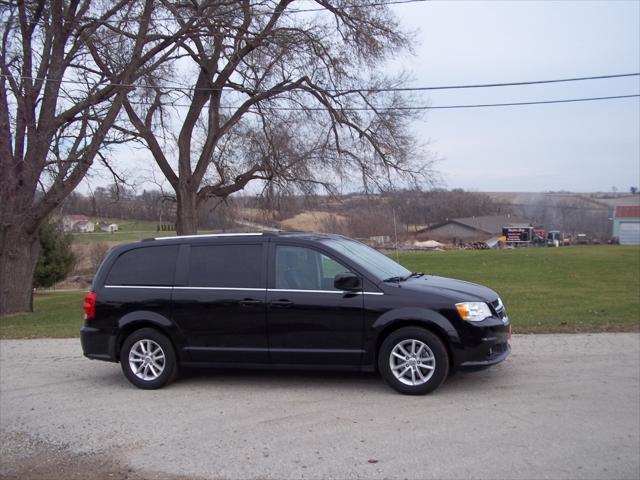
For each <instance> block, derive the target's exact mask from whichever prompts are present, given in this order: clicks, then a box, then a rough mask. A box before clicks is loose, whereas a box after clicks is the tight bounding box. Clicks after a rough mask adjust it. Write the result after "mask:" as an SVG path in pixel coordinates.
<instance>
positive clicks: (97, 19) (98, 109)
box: [0, 0, 189, 314]
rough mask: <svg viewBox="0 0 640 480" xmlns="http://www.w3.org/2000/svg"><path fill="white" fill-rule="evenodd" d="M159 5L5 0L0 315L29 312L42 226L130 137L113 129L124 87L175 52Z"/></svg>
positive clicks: (0, 85)
mask: <svg viewBox="0 0 640 480" xmlns="http://www.w3.org/2000/svg"><path fill="white" fill-rule="evenodd" d="M154 5H155V2H154V1H153V0H144V1H143V0H139V1H138V0H113V1H109V0H104V1H98V0H95V1H93V2H92V1H91V0H23V1H19V2H13V1H2V2H1V8H0V31H1V32H2V36H1V39H0V41H1V44H0V74H1V77H0V171H1V175H0V314H7V313H13V312H20V311H29V310H31V309H32V294H31V290H32V289H31V286H32V278H33V271H34V267H35V264H36V261H37V259H38V252H39V243H38V227H39V226H40V225H41V224H42V223H43V221H44V220H45V219H46V217H47V216H48V215H50V214H51V212H52V211H53V210H54V209H55V208H56V207H57V206H58V205H59V204H60V203H61V202H62V200H63V199H64V198H65V197H66V196H67V195H69V194H70V193H71V192H72V191H73V190H74V188H75V187H76V186H77V185H78V184H79V182H80V181H81V180H82V179H83V177H84V176H85V175H86V173H87V171H88V170H89V168H90V167H91V165H92V163H93V162H94V161H96V160H99V161H101V162H104V163H105V164H106V156H105V155H106V153H107V152H106V151H105V150H104V147H105V145H108V144H114V143H119V142H122V141H125V140H126V138H123V137H122V135H110V133H109V131H110V127H111V125H112V124H113V122H114V120H115V119H116V118H117V116H118V113H119V111H120V109H121V106H122V100H123V97H124V96H125V95H126V92H127V89H128V87H127V86H128V85H130V84H131V83H132V82H134V81H135V80H136V78H137V77H138V76H139V75H141V74H144V73H145V72H146V71H148V70H152V69H153V68H154V66H155V64H157V63H158V62H161V61H163V60H164V59H165V58H167V57H168V56H169V55H170V54H171V52H172V49H175V44H174V42H173V34H174V33H175V32H174V31H172V32H170V33H168V32H163V31H162V30H161V29H160V28H159V27H160V25H159V24H157V23H156V22H153V23H152V22H151V19H152V17H153V12H154ZM188 25H189V23H188V22H186V25H185V26H186V27H188ZM103 72H110V75H106V74H105V73H103ZM112 171H113V170H112ZM113 173H114V175H117V174H115V172H114V171H113Z"/></svg>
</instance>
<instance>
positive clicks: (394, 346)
mask: <svg viewBox="0 0 640 480" xmlns="http://www.w3.org/2000/svg"><path fill="white" fill-rule="evenodd" d="M378 369H379V371H380V374H381V375H382V377H383V378H384V379H385V381H386V382H387V383H388V384H389V385H390V386H391V387H393V388H395V389H396V390H397V391H399V392H400V393H404V394H407V395H424V394H426V393H429V392H432V391H434V390H435V389H436V388H438V387H439V386H440V385H441V384H442V382H444V381H445V379H446V378H447V375H448V373H449V355H448V353H447V349H446V347H445V346H444V344H443V343H442V341H441V340H440V339H439V338H438V337H437V336H436V335H435V334H433V333H432V332H430V331H428V330H425V329H423V328H419V327H404V328H400V329H398V330H396V331H394V332H392V333H391V334H390V335H389V336H388V337H387V338H385V339H384V341H383V342H382V345H381V346H380V350H379V352H378Z"/></svg>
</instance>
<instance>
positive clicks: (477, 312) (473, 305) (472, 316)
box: [456, 302, 493, 322]
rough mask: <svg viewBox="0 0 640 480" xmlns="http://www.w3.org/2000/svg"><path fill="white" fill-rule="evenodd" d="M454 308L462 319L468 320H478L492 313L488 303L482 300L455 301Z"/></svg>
mask: <svg viewBox="0 0 640 480" xmlns="http://www.w3.org/2000/svg"><path fill="white" fill-rule="evenodd" d="M456 308H457V309H458V313H459V314H460V316H461V317H462V319H463V320H467V321H469V322H480V321H481V320H484V319H485V318H488V317H490V316H491V315H493V313H491V309H490V308H489V305H487V304H486V303H484V302H464V303H456Z"/></svg>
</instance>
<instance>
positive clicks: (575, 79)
mask: <svg viewBox="0 0 640 480" xmlns="http://www.w3.org/2000/svg"><path fill="white" fill-rule="evenodd" d="M0 76H2V77H10V76H11V77H12V78H20V79H23V80H35V81H43V82H60V83H65V84H73V85H85V84H84V83H83V82H80V81H78V80H58V79H51V78H40V77H31V76H12V75H9V74H5V73H2V74H0ZM637 76H640V72H637V73H615V74H611V75H593V76H589V77H570V78H556V79H551V80H526V81H519V82H502V83H476V84H466V85H439V86H423V87H382V88H375V87H369V88H368V87H361V88H351V89H348V88H345V89H335V88H327V89H324V88H323V89H322V90H324V91H325V92H330V93H337V94H347V93H377V92H378V93H379V92H418V91H429V90H460V89H467V88H494V87H513V86H523V85H542V84H549V83H566V82H582V81H587V80H604V79H611V78H625V77H637ZM101 85H102V86H103V87H121V88H135V89H143V90H144V89H156V88H163V87H156V86H151V85H135V84H119V83H104V84H101ZM164 88H169V89H172V90H175V91H183V92H192V91H211V92H213V91H238V90H237V89H234V88H231V87H222V88H194V87H186V86H182V85H177V84H173V85H172V84H169V85H166V86H165V87H164ZM265 91H269V92H276V93H277V92H288V91H291V90H289V89H277V88H276V89H269V90H255V91H252V92H251V93H253V94H260V93H264V92H265Z"/></svg>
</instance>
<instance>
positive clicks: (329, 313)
mask: <svg viewBox="0 0 640 480" xmlns="http://www.w3.org/2000/svg"><path fill="white" fill-rule="evenodd" d="M269 258H270V261H269V265H270V268H269V284H268V285H269V288H268V290H267V325H268V337H269V352H270V358H271V363H273V364H281V365H334V366H358V365H360V362H361V357H362V344H363V295H362V292H343V291H340V290H336V289H335V288H334V287H333V279H334V277H335V275H336V274H338V273H343V272H348V271H350V270H349V268H348V267H346V266H345V265H344V264H343V263H341V262H339V261H337V260H336V259H335V258H333V257H332V256H331V255H330V254H329V253H327V252H325V251H320V250H318V249H315V248H313V247H310V246H301V245H295V244H287V243H276V242H274V243H272V244H271V247H270V254H269Z"/></svg>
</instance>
